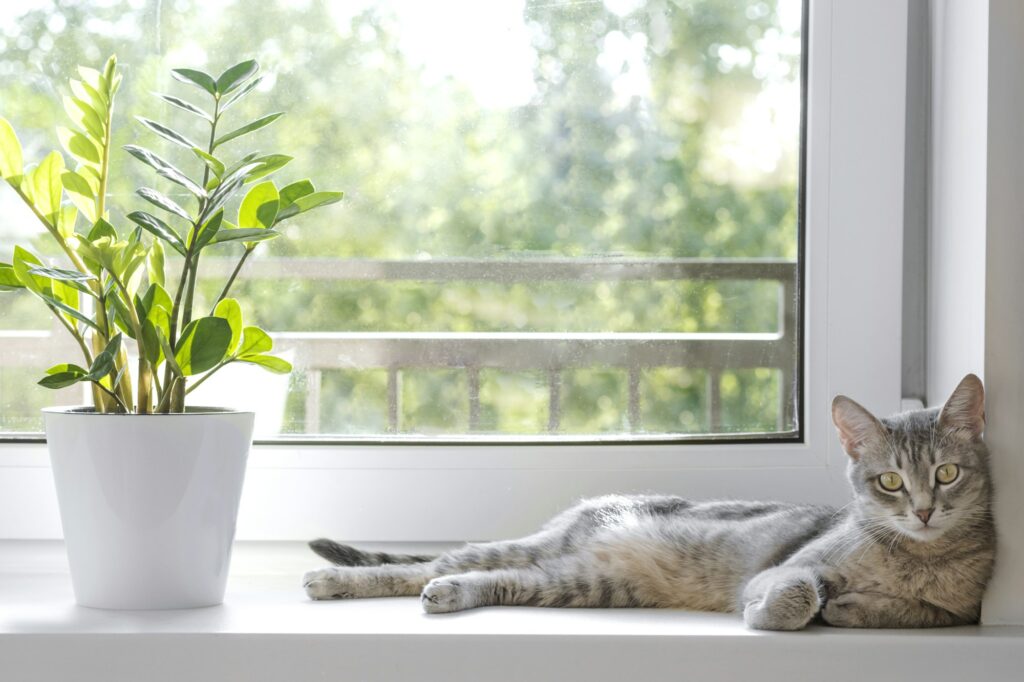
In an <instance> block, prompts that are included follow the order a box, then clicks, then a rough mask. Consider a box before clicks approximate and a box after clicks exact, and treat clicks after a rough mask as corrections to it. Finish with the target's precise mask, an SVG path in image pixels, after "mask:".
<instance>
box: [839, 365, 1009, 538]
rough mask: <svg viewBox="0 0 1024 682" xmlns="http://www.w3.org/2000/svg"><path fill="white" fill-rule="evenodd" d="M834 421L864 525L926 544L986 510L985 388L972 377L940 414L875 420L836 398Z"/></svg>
mask: <svg viewBox="0 0 1024 682" xmlns="http://www.w3.org/2000/svg"><path fill="white" fill-rule="evenodd" d="M832 421H833V422H834V423H835V425H836V429H837V430H838V431H839V440H840V441H841V442H842V444H843V449H844V450H846V453H847V454H848V455H849V456H850V464H849V468H848V475H849V477H850V483H851V484H852V485H853V492H854V495H855V507H856V511H857V513H858V514H859V515H860V517H861V518H862V519H864V521H865V524H866V525H867V526H868V527H873V528H878V529H890V530H895V531H897V532H899V533H901V534H902V535H904V536H907V537H910V538H912V539H914V540H917V541H921V542H931V541H934V540H937V539H938V538H940V537H942V536H943V535H944V534H946V533H947V532H949V531H950V530H952V529H955V528H957V527H958V526H961V527H963V526H964V524H969V523H971V522H974V521H977V520H979V519H983V518H985V517H986V516H987V514H988V513H989V498H990V495H991V483H990V478H989V470H988V451H987V450H986V449H985V444H984V442H983V441H982V440H981V435H982V431H983V430H984V428H985V389H984V387H983V386H982V384H981V380H980V379H979V378H978V377H976V376H974V375H973V374H968V375H967V376H966V377H964V378H963V380H962V381H961V382H960V384H959V385H958V386H957V387H956V390H954V391H953V394H952V395H951V396H950V397H949V400H947V401H946V404H945V405H943V406H942V408H941V409H930V410H916V411H913V412H905V413H903V414H899V415H896V416H893V417H888V418H885V419H877V418H875V417H874V416H873V415H872V414H871V413H870V412H868V411H867V410H866V409H864V408H863V407H861V406H860V405H858V404H857V403H856V402H854V401H853V400H850V399H849V398H847V397H846V396H837V397H836V399H835V400H834V401H833V402H832Z"/></svg>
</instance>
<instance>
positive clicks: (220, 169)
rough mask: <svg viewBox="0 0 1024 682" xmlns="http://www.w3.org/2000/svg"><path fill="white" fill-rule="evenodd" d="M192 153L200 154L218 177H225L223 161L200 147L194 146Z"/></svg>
mask: <svg viewBox="0 0 1024 682" xmlns="http://www.w3.org/2000/svg"><path fill="white" fill-rule="evenodd" d="M192 153H193V154H195V155H196V156H198V157H199V159H200V161H202V162H203V163H205V164H206V165H207V167H209V169H210V170H211V171H213V174H214V175H216V176H217V177H218V178H219V177H223V175H224V170H225V168H224V164H223V163H221V162H220V161H219V160H218V159H217V158H216V157H214V156H211V155H209V154H207V153H206V152H204V151H203V150H202V149H200V148H199V147H193V148H192Z"/></svg>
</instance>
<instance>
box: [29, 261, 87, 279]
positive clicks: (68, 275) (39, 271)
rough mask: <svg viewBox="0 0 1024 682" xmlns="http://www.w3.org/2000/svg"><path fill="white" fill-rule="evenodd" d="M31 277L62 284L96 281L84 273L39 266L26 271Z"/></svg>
mask: <svg viewBox="0 0 1024 682" xmlns="http://www.w3.org/2000/svg"><path fill="white" fill-rule="evenodd" d="M28 271H29V272H30V273H32V274H33V275H39V276H41V277H48V278H49V279H56V280H60V281H62V282H88V281H90V280H94V279H96V276H95V275H90V274H88V273H84V272H78V271H77V270H62V269H61V268H47V267H43V266H41V265H37V266H35V267H32V268H29V270H28Z"/></svg>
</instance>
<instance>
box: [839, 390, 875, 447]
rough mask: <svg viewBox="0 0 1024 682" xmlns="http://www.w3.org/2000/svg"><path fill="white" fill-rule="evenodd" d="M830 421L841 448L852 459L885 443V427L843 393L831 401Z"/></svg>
mask: <svg viewBox="0 0 1024 682" xmlns="http://www.w3.org/2000/svg"><path fill="white" fill-rule="evenodd" d="M832 422H833V423H834V424H835V425H836V430H837V431H838V432H839V441H840V442H841V443H842V444H843V449H844V450H846V454H848V455H849V456H850V457H852V458H853V459H860V458H861V456H862V455H864V454H865V453H867V452H869V451H870V450H871V449H872V448H877V447H880V446H882V445H883V444H884V443H885V429H884V428H883V427H882V424H881V423H880V422H879V421H878V420H877V419H875V417H874V415H873V414H871V413H870V412H868V411H867V410H865V409H864V408H863V407H861V406H860V404H859V403H857V402H856V401H854V400H850V399H849V398H847V397H846V396H845V395H837V396H836V397H835V400H833V401H832Z"/></svg>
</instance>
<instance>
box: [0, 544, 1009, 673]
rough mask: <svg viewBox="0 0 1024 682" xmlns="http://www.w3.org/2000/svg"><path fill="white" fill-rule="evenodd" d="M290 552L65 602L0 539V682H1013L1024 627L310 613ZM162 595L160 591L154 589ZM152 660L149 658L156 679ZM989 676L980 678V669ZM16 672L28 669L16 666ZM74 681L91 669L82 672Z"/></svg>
mask: <svg viewBox="0 0 1024 682" xmlns="http://www.w3.org/2000/svg"><path fill="white" fill-rule="evenodd" d="M319 563H320V561H319V560H318V559H317V558H316V557H314V556H312V555H311V554H310V553H309V552H308V550H306V549H305V548H304V547H302V546H301V545H300V544H299V543H258V544H257V543H242V544H240V545H239V546H238V547H237V549H236V553H235V561H234V565H233V571H232V576H231V580H230V582H229V586H228V594H227V599H226V601H225V603H224V604H223V605H222V606H218V607H211V608H205V609H192V610H182V611H163V612H155V611H149V612H146V611H142V612H118V611H102V610H96V609H86V608H81V607H77V606H75V605H74V602H73V598H72V594H71V586H70V582H69V580H68V576H67V572H66V571H67V568H66V563H65V561H64V558H63V547H62V545H61V544H60V543H56V542H21V541H4V542H0V605H2V606H0V661H2V663H0V673H3V674H0V677H3V678H4V679H27V678H28V677H29V672H28V671H31V673H32V674H33V675H42V676H41V677H32V679H50V678H51V677H52V678H53V679H59V678H63V679H76V680H79V681H81V682H87V681H88V680H89V679H92V678H89V677H87V676H83V675H86V674H87V672H88V671H91V670H95V671H96V675H97V678H96V679H104V680H108V679H121V678H120V677H118V675H124V676H125V678H134V679H146V680H147V681H148V682H159V680H164V679H167V680H180V679H205V678H202V677H201V675H205V674H210V675H213V674H214V673H215V672H216V673H217V674H218V675H220V677H219V679H244V680H263V679H267V680H272V679H273V680H283V679H288V680H296V681H297V680H302V679H307V678H308V679H320V678H321V677H322V676H327V677H331V678H333V679H345V680H348V679H396V680H406V679H409V680H412V679H446V680H456V679H467V680H469V679H472V680H503V679H509V680H514V679H526V678H529V677H538V678H540V679H560V680H570V679H577V678H578V679H601V678H611V677H616V678H619V679H658V678H660V677H665V676H668V677H673V678H676V679H681V678H680V674H682V671H684V670H685V671H687V674H685V675H683V677H685V678H688V679H700V680H715V679H723V680H727V679H738V678H739V676H740V675H742V674H743V673H744V671H746V672H747V673H749V672H750V671H751V670H757V671H758V673H759V677H760V679H764V680H771V679H780V680H781V679H804V678H805V677H806V675H808V674H811V672H810V671H817V673H813V674H811V675H812V676H817V675H818V674H819V673H820V672H821V671H822V670H824V669H826V668H825V666H828V669H829V670H830V671H832V672H830V673H829V675H828V677H829V679H831V680H841V679H851V680H854V679H863V677H864V676H865V675H866V674H868V672H869V669H870V676H871V677H872V678H873V679H890V678H887V677H886V675H891V679H910V678H911V676H913V677H914V678H916V679H923V678H924V677H925V676H926V675H927V676H928V677H930V678H931V679H934V680H941V679H958V680H960V679H965V678H966V679H978V674H979V672H980V671H981V670H984V673H985V674H986V675H987V677H986V678H984V679H993V680H999V679H1011V678H1013V677H1014V675H1015V674H1016V673H1017V672H1019V670H1020V667H1021V666H1022V665H1024V627H966V628H950V629H943V630H929V631H920V630H917V631H914V630H904V631H878V630H876V631H867V630H858V631H853V630H835V629H831V628H825V627H813V628H811V629H810V630H808V631H806V632H802V633H759V632H752V631H750V630H747V629H745V628H744V627H743V625H742V623H741V622H740V620H739V619H738V617H736V616H735V615H727V614H707V613H693V612H684V611H668V610H633V609H622V610H598V609H594V610H589V609H580V610H569V609H566V610H556V609H535V608H488V609H478V610H475V611H470V612H465V613H461V614H451V615H444V616H427V615H425V614H423V613H422V612H421V610H420V607H419V604H418V602H417V600H416V599H414V598H403V599H376V600H364V601H337V602H311V601H308V600H307V599H306V597H305V595H304V594H303V593H302V590H301V589H300V588H299V587H298V583H299V580H300V577H301V574H302V573H303V571H304V570H306V569H308V568H312V567H315V566H317V565H319ZM154 587H155V589H158V586H154ZM154 661H160V665H159V666H158V668H159V670H155V668H154ZM980 661H984V667H983V668H979V667H978V665H979V662H980ZM21 666H25V668H22V667H21ZM83 671H87V672H85V673H83Z"/></svg>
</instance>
